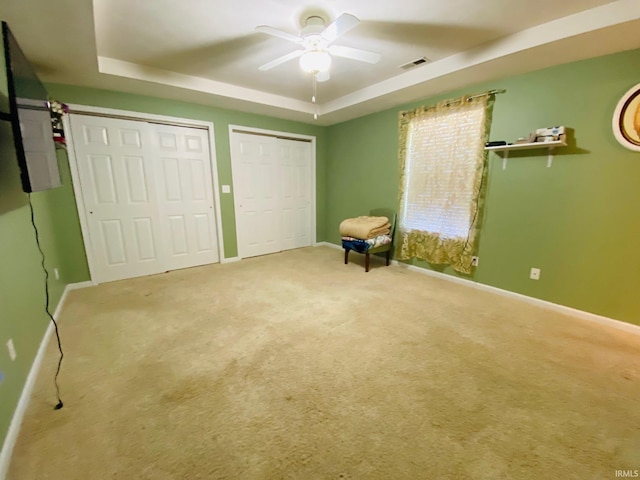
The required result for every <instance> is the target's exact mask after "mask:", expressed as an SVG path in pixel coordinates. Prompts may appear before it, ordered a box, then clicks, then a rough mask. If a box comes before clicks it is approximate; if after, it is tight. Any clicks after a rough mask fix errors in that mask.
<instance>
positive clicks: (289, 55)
mask: <svg viewBox="0 0 640 480" xmlns="http://www.w3.org/2000/svg"><path fill="white" fill-rule="evenodd" d="M303 53H304V50H294V51H293V52H291V53H287V54H286V55H283V56H281V57H278V58H276V59H275V60H271V61H270V62H268V63H265V64H264V65H261V66H260V67H258V70H262V71H263V72H266V71H267V70H271V69H272V68H273V67H277V66H278V65H280V64H283V63H284V62H288V61H289V60H293V59H294V58H298V57H299V56H300V55H302V54H303Z"/></svg>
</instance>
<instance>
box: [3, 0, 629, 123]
mask: <svg viewBox="0 0 640 480" xmlns="http://www.w3.org/2000/svg"><path fill="white" fill-rule="evenodd" d="M7 3H9V5H7ZM344 12H347V13H350V14H353V15H355V16H357V17H358V18H359V19H360V21H361V23H360V24H359V25H358V26H357V27H355V28H354V29H352V30H350V31H349V32H347V33H346V34H345V35H343V36H342V37H341V38H340V39H339V40H338V41H337V42H336V44H339V45H345V46H349V47H355V48H363V49H367V50H372V51H376V52H379V53H380V54H381V56H382V60H381V61H380V62H379V63H378V64H376V65H369V64H365V63H361V62H357V61H354V60H347V59H342V58H334V61H333V63H332V67H331V77H332V78H331V80H329V81H328V82H324V83H320V84H319V85H318V105H317V106H314V105H313V104H312V103H311V102H310V99H311V94H312V80H311V76H310V74H305V73H303V72H302V71H301V69H300V68H299V66H298V63H297V61H296V60H293V61H290V62H288V63H285V64H283V65H280V66H278V67H276V68H274V69H273V70H270V71H268V72H262V71H259V70H258V67H259V66H260V65H262V64H264V63H266V62H268V61H270V60H272V59H274V58H276V57H278V56H281V55H284V54H286V53H288V52H290V51H292V50H294V49H296V48H297V47H296V45H295V44H293V43H290V42H287V41H286V40H283V39H279V38H275V37H271V36H269V35H265V34H263V33H259V32H256V31H255V27H256V26H258V25H270V26H272V27H275V28H278V29H281V30H285V31H287V32H290V33H292V34H296V35H297V34H298V33H299V30H300V27H301V24H302V23H303V21H304V19H305V18H306V17H307V16H308V15H309V14H320V15H322V16H323V17H325V18H326V19H327V21H332V20H333V19H335V18H336V17H337V16H338V15H340V14H341V13H344ZM0 17H1V18H2V19H3V20H6V21H7V22H8V24H9V27H10V28H11V30H12V31H13V33H14V35H15V36H16V38H17V40H18V42H19V43H20V45H21V46H22V48H23V50H24V51H25V53H26V55H27V57H28V58H29V59H30V60H31V61H32V63H33V64H34V66H35V67H36V70H37V71H38V73H39V75H40V76H41V78H42V79H43V80H44V81H47V82H58V83H68V84H73V85H82V86H89V87H96V88H104V89H111V90H119V91H125V92H132V93H141V94H146V95H152V96H160V97H164V98H172V99H180V100H184V101H189V102H194V103H200V104H205V105H212V106H218V107H221V108H231V109H235V110H241V111H248V112H255V113H260V114H267V115H272V116H276V117H281V118H288V119H293V120H298V121H303V122H309V123H313V122H314V120H313V117H312V113H313V112H314V111H315V109H316V108H317V109H318V112H319V113H320V117H319V118H318V120H317V121H316V123H318V124H320V125H329V124H333V123H337V122H341V121H344V120H348V119H351V118H355V117H357V116H360V115H364V114H367V113H371V112H375V111H379V110H382V109H385V108H389V107H391V106H394V105H398V104H400V103H405V102H409V101H413V100H418V99H420V98H425V97H428V96H430V95H435V94H438V93H442V92H446V91H449V90H452V89H458V88H464V87H465V86H467V85H471V84H474V83H478V82H480V81H487V80H491V79H496V78H500V77H504V76H506V75H514V74H518V73H523V72H526V71H530V70H534V69H538V68H543V67H547V66H551V65H555V64H560V63H565V62H569V61H574V60H579V59H583V58H589V57H594V56H598V55H604V54H608V53H613V52H617V51H622V50H629V49H634V48H640V1H638V0H618V1H614V2H611V1H609V0H554V1H552V0H535V1H528V0H482V1H478V0H448V1H442V0H395V1H394V2H383V1H379V2H372V1H371V0H340V1H338V0H331V1H300V0H235V1H233V2H228V1H225V2H223V1H221V0H183V1H176V0H135V1H132V0H93V3H92V2H91V0H56V1H51V0H20V1H18V0H2V4H1V5H0ZM423 56H425V57H427V58H428V59H429V60H430V63H427V64H425V65H422V66H419V67H415V68H413V69H411V70H402V69H400V68H399V66H400V65H403V64H405V63H407V62H410V61H412V60H415V59H417V58H420V57H423Z"/></svg>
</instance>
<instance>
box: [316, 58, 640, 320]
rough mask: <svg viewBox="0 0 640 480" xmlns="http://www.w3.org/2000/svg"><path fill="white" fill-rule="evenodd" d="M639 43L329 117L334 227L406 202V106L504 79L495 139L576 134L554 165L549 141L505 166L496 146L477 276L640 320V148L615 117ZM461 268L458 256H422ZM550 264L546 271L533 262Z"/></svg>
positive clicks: (634, 79)
mask: <svg viewBox="0 0 640 480" xmlns="http://www.w3.org/2000/svg"><path fill="white" fill-rule="evenodd" d="M639 73H640V50H634V51H629V52H623V53H620V54H616V55H610V56H606V57H601V58H595V59H590V60H586V61H581V62H577V63H571V64H566V65H561V66H557V67H553V68H548V69H544V70H539V71H536V72H532V73H528V74H525V75H521V76H517V77H511V78H506V79H503V80H500V81H494V82H491V83H484V84H478V85H475V86H473V87H470V88H468V89H465V90H464V91H456V92H449V93H448V94H446V95H442V96H439V97H434V98H428V99H425V100H423V101H420V102H417V103H413V104H410V105H403V106H400V107H398V108H394V109H391V110H386V111H383V112H380V113H376V114H372V115H369V116H366V117H362V118H359V119H355V120H352V121H349V122H345V123H341V124H338V125H334V126H332V127H329V129H328V130H329V132H328V145H329V151H328V165H327V172H328V176H327V185H328V196H327V226H326V232H327V238H328V240H329V241H331V242H332V243H339V234H338V225H339V223H340V221H342V220H343V219H344V218H347V217H351V216H354V215H361V214H363V213H366V212H368V211H369V210H370V209H371V208H374V207H393V208H396V209H397V204H398V200H397V196H398V187H397V181H398V159H397V149H398V121H397V118H398V112H399V111H400V110H404V109H409V108H412V107H415V106H417V105H427V104H432V103H434V102H436V101H437V100H439V99H442V98H448V97H455V96H458V95H461V94H464V93H476V92H482V91H485V90H489V89H492V88H505V89H506V90H507V93H505V94H503V95H498V96H497V97H496V103H495V108H494V116H493V124H492V134H491V138H492V139H494V140H507V141H512V140H515V139H516V138H518V137H521V136H526V135H528V133H529V132H531V131H533V130H535V129H536V128H540V127H544V126H551V125H565V126H567V127H570V128H571V129H572V135H571V138H570V142H571V144H570V146H569V147H567V148H565V149H562V150H559V151H558V152H557V155H556V157H555V159H554V161H553V165H552V167H551V168H547V166H546V163H547V157H546V152H545V151H529V152H522V153H518V154H516V152H511V154H510V159H509V160H508V165H507V169H506V170H504V171H503V170H502V160H501V158H500V157H498V156H497V155H496V154H494V153H492V154H491V155H490V157H489V178H488V190H487V197H486V204H485V205H486V207H485V212H484V217H483V223H482V225H481V233H480V241H479V248H478V255H479V256H480V265H479V266H478V268H477V269H476V271H475V273H474V274H473V275H472V276H471V277H470V278H471V279H472V280H474V281H477V282H480V283H483V284H487V285H492V286H496V287H499V288H502V289H505V290H510V291H513V292H518V293H522V294H525V295H529V296H532V297H536V298H540V299H544V300H548V301H551V302H554V303H558V304H562V305H567V306H570V307H574V308H577V309H580V310H585V311H587V312H593V313H596V314H600V315H605V316H608V317H611V318H615V319H619V320H623V321H627V322H630V323H635V324H640V296H638V295H637V283H638V279H640V252H639V250H638V245H639V244H640V215H638V208H639V207H640V188H638V186H637V182H638V179H640V154H639V153H637V152H632V151H631V150H627V149H625V148H623V147H622V146H621V145H619V144H618V143H617V142H616V140H615V138H614V137H613V134H612V131H611V118H612V115H613V111H614V108H615V106H616V103H617V101H618V100H619V99H620V97H621V96H622V95H623V94H624V93H625V92H626V91H627V90H628V89H629V88H631V87H632V86H633V85H635V84H636V83H638V82H639V81H640V76H638V74H639ZM414 264H415V265H419V266H421V267H424V268H432V269H435V270H438V271H444V272H445V273H448V274H451V275H457V274H456V273H455V272H453V271H452V270H450V269H449V268H446V269H442V267H438V266H430V265H428V264H426V263H425V262H419V261H416V262H414ZM531 267H538V268H541V269H542V273H541V278H540V280H538V281H534V280H529V278H528V277H529V269H530V268H531Z"/></svg>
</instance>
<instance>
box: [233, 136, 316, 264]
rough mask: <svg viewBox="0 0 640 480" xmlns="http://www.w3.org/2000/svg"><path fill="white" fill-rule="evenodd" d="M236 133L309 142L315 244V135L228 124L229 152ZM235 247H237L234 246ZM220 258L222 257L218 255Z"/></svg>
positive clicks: (312, 225) (234, 196)
mask: <svg viewBox="0 0 640 480" xmlns="http://www.w3.org/2000/svg"><path fill="white" fill-rule="evenodd" d="M234 131H235V132H237V133H249V134H251V133H253V134H256V135H267V136H271V137H277V138H285V139H288V140H302V141H306V142H309V143H311V182H310V185H309V187H310V188H311V238H310V240H311V245H313V244H315V243H316V241H317V239H316V215H317V212H316V137H315V136H314V135H303V134H300V133H291V132H280V131H277V130H266V129H264V128H253V127H245V126H243V125H231V124H230V125H229V152H231V135H232V134H233V133H234ZM232 184H233V183H232ZM235 198H236V195H235V191H234V192H233V209H234V218H235V221H236V225H237V224H238V219H237V211H238V208H237V205H236V202H235ZM236 245H237V233H236ZM236 248H237V247H236ZM220 258H222V257H220Z"/></svg>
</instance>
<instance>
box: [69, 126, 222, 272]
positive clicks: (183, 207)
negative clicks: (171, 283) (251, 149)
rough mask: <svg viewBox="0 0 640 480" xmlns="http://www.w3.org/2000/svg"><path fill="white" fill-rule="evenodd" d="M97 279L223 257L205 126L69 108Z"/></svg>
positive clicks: (187, 264)
mask: <svg viewBox="0 0 640 480" xmlns="http://www.w3.org/2000/svg"><path fill="white" fill-rule="evenodd" d="M70 121H71V130H72V136H73V144H74V151H75V156H76V161H77V165H78V174H79V180H80V189H81V197H82V202H83V206H84V211H85V215H86V224H87V228H88V233H89V237H90V238H89V241H88V242H87V241H86V240H85V244H88V247H87V248H88V249H90V256H91V258H92V264H93V269H92V273H93V277H94V278H93V280H94V281H97V282H98V283H99V282H105V281H112V280H120V279H124V278H132V277H137V276H142V275H151V274H155V273H160V272H164V271H167V270H172V269H177V268H186V267H192V266H197V265H203V264H207V263H214V262H217V261H219V254H218V246H217V235H216V223H215V219H214V213H213V212H214V209H213V206H214V205H213V202H214V199H213V185H212V180H211V179H212V176H211V161H210V154H209V151H210V149H209V141H208V136H207V132H206V131H204V130H200V129H196V128H188V127H178V126H169V125H158V124H150V123H146V122H142V121H134V120H124V119H116V118H104V117H95V116H87V115H71V117H70Z"/></svg>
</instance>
